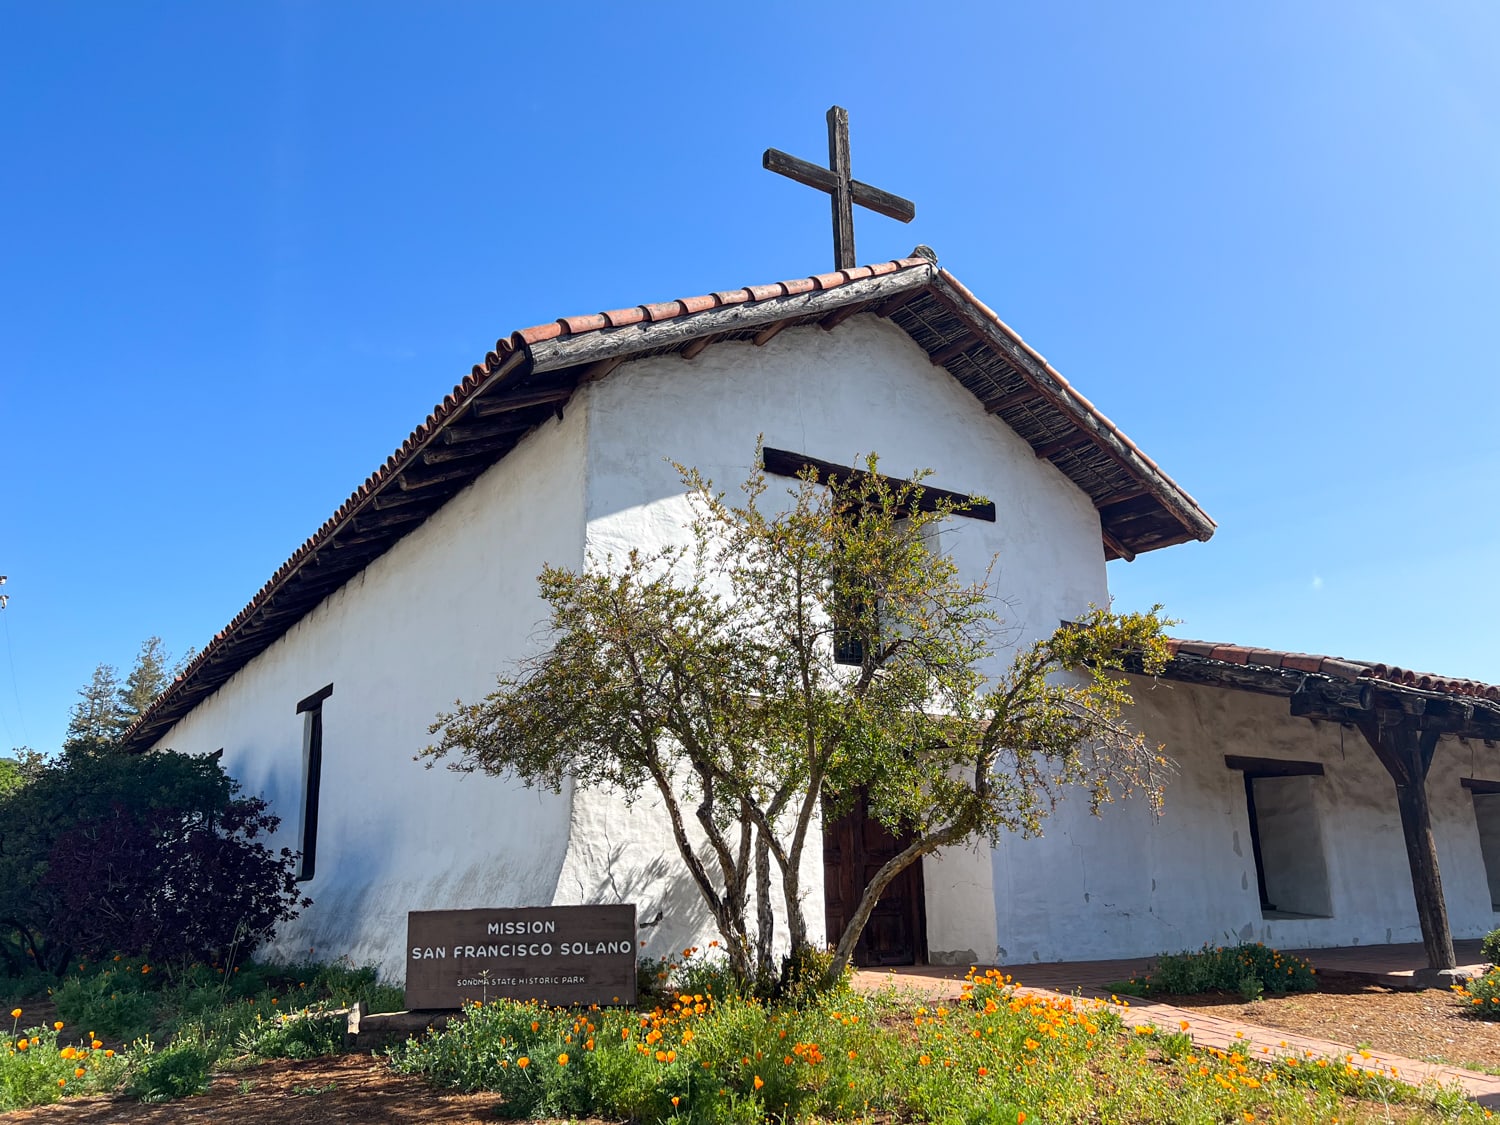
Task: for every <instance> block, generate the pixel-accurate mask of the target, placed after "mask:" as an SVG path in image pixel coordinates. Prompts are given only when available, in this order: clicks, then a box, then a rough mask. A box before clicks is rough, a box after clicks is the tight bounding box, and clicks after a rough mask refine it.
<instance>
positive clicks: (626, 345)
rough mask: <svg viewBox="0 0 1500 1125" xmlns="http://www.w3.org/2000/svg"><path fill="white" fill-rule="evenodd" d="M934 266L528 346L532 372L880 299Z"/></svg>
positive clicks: (925, 279) (925, 278)
mask: <svg viewBox="0 0 1500 1125" xmlns="http://www.w3.org/2000/svg"><path fill="white" fill-rule="evenodd" d="M936 275H937V268H936V267H930V268H929V267H928V266H926V265H920V266H908V267H907V268H906V269H902V270H898V271H896V272H895V273H888V274H883V275H881V276H879V277H865V278H860V279H859V280H858V281H848V282H845V283H844V284H843V285H838V286H835V287H833V288H832V289H814V290H810V291H809V292H806V293H798V294H795V295H793V296H788V297H769V298H767V299H765V300H763V301H745V302H743V303H741V304H737V305H723V306H721V307H719V308H715V309H706V310H704V311H703V312H700V313H693V314H692V315H691V316H678V317H673V318H671V319H669V320H661V321H653V322H650V323H642V324H633V325H630V326H629V327H626V328H619V329H615V330H614V331H611V332H581V333H579V334H578V335H576V336H560V337H558V338H557V339H555V340H541V341H538V342H537V343H535V344H529V345H527V351H528V353H529V354H530V356H531V360H532V371H533V372H546V371H557V370H560V369H562V368H565V367H577V366H579V365H580V364H584V363H593V362H594V361H595V360H600V359H606V358H610V357H613V356H617V355H623V356H628V355H631V354H634V353H636V352H639V351H643V350H646V349H651V350H653V351H654V350H656V349H658V348H662V349H665V348H673V347H678V346H681V345H682V344H684V343H686V342H687V341H689V340H693V339H696V338H697V337H699V336H703V335H707V334H710V333H715V332H743V331H745V330H747V329H750V328H764V327H766V326H767V325H769V324H773V323H775V322H776V321H781V320H803V319H807V320H811V319H816V318H818V317H821V316H826V315H827V314H828V313H831V312H833V311H834V310H835V309H840V308H843V307H844V306H845V305H847V304H852V303H863V302H865V301H873V300H881V299H884V298H886V297H892V296H895V295H896V294H897V293H904V292H906V291H907V290H912V289H920V288H922V287H923V286H925V285H928V284H930V283H931V282H932V280H933V279H934V277H936Z"/></svg>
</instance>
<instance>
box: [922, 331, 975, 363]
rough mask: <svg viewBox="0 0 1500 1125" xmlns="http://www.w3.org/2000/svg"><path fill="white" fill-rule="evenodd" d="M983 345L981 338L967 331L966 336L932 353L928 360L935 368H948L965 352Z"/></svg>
mask: <svg viewBox="0 0 1500 1125" xmlns="http://www.w3.org/2000/svg"><path fill="white" fill-rule="evenodd" d="M981 343H982V341H981V340H980V339H979V337H977V336H975V335H974V333H972V332H970V331H968V330H967V329H966V330H965V331H964V334H963V335H962V336H960V337H959V338H958V339H957V340H954V341H953V343H951V344H949V345H948V346H947V347H944V348H940V349H939V350H938V351H935V352H932V353H931V354H930V355H928V357H927V358H928V359H930V360H932V364H933V366H934V367H946V366H947V365H948V363H949V362H950V361H951V360H954V359H957V358H958V357H959V356H961V355H963V354H964V352H967V351H970V350H972V349H974V348H977V347H979V345H980V344H981Z"/></svg>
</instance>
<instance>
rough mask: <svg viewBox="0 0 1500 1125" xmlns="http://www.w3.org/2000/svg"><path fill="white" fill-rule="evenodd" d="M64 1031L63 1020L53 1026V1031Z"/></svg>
mask: <svg viewBox="0 0 1500 1125" xmlns="http://www.w3.org/2000/svg"><path fill="white" fill-rule="evenodd" d="M62 1029H63V1022H62V1020H58V1021H57V1022H56V1023H54V1024H53V1025H52V1030H53V1031H61V1030H62Z"/></svg>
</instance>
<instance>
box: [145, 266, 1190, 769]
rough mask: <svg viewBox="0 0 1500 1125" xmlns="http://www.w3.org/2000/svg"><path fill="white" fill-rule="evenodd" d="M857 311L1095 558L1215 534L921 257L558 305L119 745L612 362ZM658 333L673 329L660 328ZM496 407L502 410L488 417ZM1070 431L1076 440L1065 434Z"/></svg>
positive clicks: (1049, 371)
mask: <svg viewBox="0 0 1500 1125" xmlns="http://www.w3.org/2000/svg"><path fill="white" fill-rule="evenodd" d="M856 311H858V312H866V311H868V312H871V313H874V314H875V315H878V316H884V317H887V318H889V319H890V320H891V321H892V322H893V323H895V324H897V325H898V326H899V327H901V328H902V329H903V330H904V331H905V332H906V333H907V334H908V335H909V336H910V337H911V338H912V340H913V341H914V342H915V343H917V344H918V346H920V347H922V348H923V349H924V350H926V351H927V352H928V354H929V356H932V357H933V359H934V362H935V363H941V365H942V366H943V367H944V368H945V369H946V370H947V371H948V372H949V373H950V374H951V375H952V376H953V377H954V378H955V379H957V380H958V381H959V383H960V384H962V385H963V386H964V387H966V388H967V389H968V390H970V391H971V392H972V393H973V394H974V395H975V396H976V397H977V398H979V399H980V401H981V402H982V403H983V404H984V405H985V406H986V409H988V410H989V411H990V412H991V413H994V414H995V415H996V416H997V417H999V418H1000V419H1001V420H1002V421H1003V422H1004V423H1005V424H1006V425H1008V426H1010V427H1011V428H1012V429H1013V430H1015V432H1016V433H1017V434H1018V435H1020V436H1021V437H1022V438H1024V439H1025V440H1027V441H1028V442H1030V443H1031V444H1032V445H1033V447H1035V448H1036V449H1037V450H1038V456H1039V457H1041V456H1045V457H1046V458H1047V459H1048V460H1050V461H1051V462H1052V463H1053V464H1054V465H1055V466H1056V467H1057V468H1058V469H1059V470H1060V471H1062V472H1063V473H1064V474H1065V475H1067V476H1068V477H1069V478H1070V479H1072V480H1073V482H1074V483H1075V484H1076V485H1077V486H1078V487H1079V488H1080V489H1082V490H1083V491H1084V492H1086V493H1087V494H1088V495H1089V496H1090V497H1091V498H1092V499H1093V500H1094V502H1095V504H1096V505H1097V506H1098V508H1099V513H1100V522H1101V528H1102V532H1103V538H1104V543H1105V548H1106V557H1109V558H1115V557H1124V558H1127V559H1128V558H1134V557H1135V554H1136V552H1138V551H1148V550H1155V549H1157V548H1160V547H1165V546H1170V545H1172V544H1174V543H1181V542H1184V541H1186V540H1189V539H1207V538H1209V537H1210V536H1211V535H1212V534H1213V530H1214V526H1215V525H1214V522H1213V520H1212V519H1210V518H1209V517H1208V515H1207V514H1206V513H1205V512H1203V510H1202V509H1201V508H1200V507H1199V506H1198V504H1197V502H1196V501H1194V500H1193V498H1192V497H1191V496H1189V495H1188V494H1187V492H1185V491H1184V490H1183V489H1182V488H1181V487H1180V486H1178V485H1177V484H1176V482H1175V481H1173V480H1172V479H1171V478H1170V477H1168V476H1167V475H1166V474H1165V473H1164V472H1162V470H1161V469H1160V468H1159V467H1158V466H1157V465H1156V463H1155V462H1154V461H1152V460H1151V459H1150V458H1149V457H1147V456H1146V455H1145V454H1144V453H1143V452H1142V451H1141V450H1140V449H1139V448H1137V447H1136V446H1135V444H1134V443H1133V442H1131V441H1130V439H1129V438H1127V437H1125V435H1124V434H1123V433H1121V432H1120V430H1119V429H1118V428H1117V427H1116V426H1115V425H1114V423H1112V422H1111V421H1110V420H1109V419H1108V418H1106V417H1105V416H1104V415H1103V414H1102V413H1101V412H1100V411H1099V410H1098V409H1097V408H1095V407H1094V405H1093V404H1092V403H1090V402H1089V401H1088V400H1087V399H1086V398H1084V397H1083V396H1082V395H1080V394H1079V393H1078V392H1077V391H1075V390H1074V389H1073V388H1072V386H1071V385H1070V384H1069V383H1068V382H1067V381H1066V380H1065V379H1064V378H1063V377H1062V376H1061V375H1060V374H1058V373H1057V372H1056V371H1055V370H1054V369H1053V368H1052V367H1051V366H1050V365H1049V364H1047V362H1046V361H1045V360H1044V359H1043V358H1042V357H1041V356H1040V355H1039V354H1038V353H1037V352H1035V351H1034V350H1033V349H1031V348H1030V347H1029V346H1027V345H1026V343H1025V342H1024V341H1023V340H1021V338H1020V337H1019V336H1018V335H1017V334H1016V333H1015V332H1013V331H1012V330H1011V329H1010V328H1009V327H1008V326H1006V325H1005V324H1004V322H1002V321H1001V320H1000V318H999V317H998V316H996V315H995V313H994V312H993V311H991V310H990V309H989V308H987V307H986V306H985V305H983V304H982V303H981V302H980V301H979V300H978V299H977V298H975V297H974V295H973V294H972V293H970V292H969V290H968V289H966V288H964V286H963V285H962V284H960V283H959V281H958V280H957V279H956V278H954V277H953V275H952V274H950V273H948V272H947V271H946V270H939V269H938V268H937V267H936V265H935V263H934V262H933V261H932V260H931V259H930V258H927V257H922V256H916V257H910V258H901V259H896V260H893V261H888V262H879V263H876V264H874V265H868V266H859V267H856V268H854V269H848V270H838V271H835V272H832V273H822V274H815V275H813V276H811V277H801V278H793V279H791V280H789V281H781V282H775V283H773V284H770V285H753V286H745V287H742V288H739V289H728V290H721V291H719V292H716V293H710V294H706V295H703V296H698V297H684V298H680V299H678V300H675V301H664V302H659V303H655V304H644V305H635V306H632V307H630V308H625V309H615V310H611V311H607V312H600V313H593V314H588V315H584V316H570V317H561V318H559V319H557V320H554V321H550V322H548V323H546V324H539V325H535V326H533V327H531V328H526V329H522V330H521V331H519V332H513V333H512V334H511V335H510V336H508V337H502V338H501V339H500V340H497V341H496V343H495V346H494V349H493V350H492V351H490V352H489V353H488V354H487V355H486V356H485V357H484V361H483V362H482V363H478V364H475V365H474V368H473V370H472V371H471V372H470V373H469V374H468V375H466V376H465V377H464V378H463V380H462V381H461V382H459V383H458V384H457V385H456V386H455V387H454V388H453V390H452V391H451V392H450V393H449V394H448V395H447V396H445V397H444V399H443V400H442V402H440V403H438V405H437V406H436V407H434V408H433V411H432V413H431V414H429V415H428V416H427V418H426V420H425V421H424V422H423V423H422V424H421V425H419V426H418V427H417V428H416V429H415V430H413V431H412V433H411V435H410V436H409V437H408V438H407V439H406V440H405V441H404V442H402V444H401V447H400V448H399V449H397V450H396V451H395V452H394V453H392V454H391V456H390V457H388V458H387V459H386V461H385V463H384V464H383V465H381V466H380V468H378V469H377V470H376V471H375V472H374V473H372V474H370V476H368V477H367V478H366V479H365V481H364V483H363V484H361V485H360V486H359V488H357V489H356V490H355V491H354V493H353V494H352V495H351V496H350V497H349V499H347V500H346V501H345V502H344V503H343V504H342V505H340V506H339V508H338V510H337V511H336V512H334V513H333V515H332V516H331V517H330V518H329V519H328V520H327V521H325V522H324V523H323V525H322V526H321V527H319V528H318V530H317V531H316V532H314V533H313V535H312V536H311V537H309V538H308V539H307V541H306V542H304V543H303V544H302V546H300V547H299V548H297V550H296V551H294V552H293V553H292V556H291V558H289V559H288V560H287V561H286V562H285V563H283V564H282V565H281V566H280V567H279V568H278V569H277V570H276V572H275V573H274V574H273V575H272V576H271V578H270V580H269V581H268V582H267V583H266V584H265V585H264V586H263V587H261V589H260V590H259V591H258V592H257V593H256V595H255V596H254V597H253V598H251V600H250V602H249V604H248V605H246V606H245V608H244V609H242V610H240V612H239V613H238V614H236V615H235V617H234V619H233V620H232V621H230V623H229V624H228V625H227V626H226V627H225V628H224V629H222V630H221V631H220V632H218V633H216V634H215V635H214V637H213V639H212V640H211V641H210V642H209V643H208V645H207V646H205V648H204V649H203V651H202V652H201V653H199V655H198V656H197V658H196V659H194V660H193V661H192V663H191V664H190V665H189V666H188V667H187V669H186V670H185V671H184V672H183V674H182V675H181V676H179V677H178V678H177V680H176V681H175V682H174V683H173V684H172V685H171V686H170V687H168V688H167V690H166V691H165V692H163V693H162V695H161V696H160V697H159V698H158V699H157V700H156V701H155V702H154V703H153V704H152V705H151V707H150V708H148V709H147V711H146V712H145V714H143V715H142V716H141V718H140V719H139V720H138V721H137V722H136V723H135V725H134V726H133V727H132V728H131V729H130V730H129V731H128V732H126V734H125V736H124V740H123V741H124V745H125V746H126V747H127V748H128V749H137V750H138V749H144V748H146V747H148V746H150V745H151V744H152V743H153V742H154V741H155V740H156V739H158V738H159V737H161V735H162V734H164V733H165V732H166V730H167V729H168V728H169V727H170V726H171V725H172V724H173V723H175V722H176V721H177V720H178V719H180V718H181V717H182V716H183V715H185V714H187V713H188V712H189V711H191V710H192V709H193V707H195V706H196V705H197V704H198V703H199V702H201V701H202V700H203V699H205V698H207V697H208V696H209V695H211V694H212V693H213V692H214V691H216V690H217V689H218V688H219V687H220V686H221V685H222V684H223V683H224V682H225V681H226V680H227V679H228V678H229V677H230V676H232V675H233V674H234V673H235V672H236V671H238V670H239V669H240V668H242V667H244V666H245V664H247V663H248V662H249V661H250V660H252V659H254V657H255V656H256V655H258V654H259V653H260V652H262V651H264V650H265V649H266V648H267V647H268V646H269V645H270V644H271V643H272V642H274V641H275V640H276V639H277V638H278V637H280V636H281V635H283V634H284V633H285V632H286V631H287V629H289V628H290V627H291V626H292V625H293V624H294V623H295V622H296V621H298V620H300V619H301V617H302V616H303V615H305V614H306V613H308V612H309V611H311V610H312V609H313V608H314V607H315V606H316V605H318V604H319V603H320V602H321V601H322V600H323V599H324V598H326V597H327V596H328V595H329V594H331V593H333V592H334V591H335V590H337V589H338V588H339V587H340V586H342V585H343V584H344V583H345V582H346V581H348V580H349V579H350V578H351V577H353V576H354V575H355V574H358V573H359V571H360V570H362V569H363V568H364V567H365V566H367V565H368V564H369V563H370V562H371V561H373V559H375V558H376V557H378V556H379V555H381V554H383V553H384V552H385V551H386V550H388V549H389V548H390V547H391V546H392V545H393V544H394V543H395V542H396V541H397V540H399V539H400V538H401V537H402V536H404V535H405V534H407V533H408V532H409V531H411V530H412V529H414V528H415V527H417V526H419V525H420V524H421V523H422V521H423V520H424V519H425V518H426V517H427V516H429V515H431V514H432V512H434V511H436V510H437V509H438V508H440V507H441V506H442V505H443V504H444V503H446V502H447V500H448V499H450V498H451V497H452V496H453V495H454V494H455V493H457V492H458V491H459V490H460V489H462V488H464V487H466V486H467V485H468V484H469V483H471V482H472V481H473V480H474V479H475V478H476V477H477V476H478V475H479V474H480V473H481V472H483V471H484V470H485V469H487V468H489V466H490V465H492V464H494V462H495V461H497V460H499V459H500V458H501V457H503V456H504V455H505V454H506V452H508V451H509V449H511V448H513V447H514V445H515V444H516V442H518V441H519V440H520V439H521V438H522V437H523V436H524V435H525V432H526V431H528V430H529V429H530V428H531V427H532V426H534V425H536V424H539V423H540V422H542V421H544V420H545V419H546V418H547V417H548V416H550V414H551V412H552V411H554V410H559V409H561V407H562V405H563V403H565V401H566V399H567V398H568V396H569V395H571V394H572V393H573V392H574V391H575V390H576V389H577V387H578V386H580V385H582V384H583V383H584V382H587V381H588V380H590V379H592V378H598V377H601V376H602V375H604V374H607V372H608V370H610V369H612V367H611V366H610V365H612V364H615V363H618V362H621V361H622V360H625V359H630V358H637V357H639V356H641V355H645V354H655V353H659V352H661V351H675V352H680V353H683V354H685V355H689V356H691V355H696V354H697V352H698V351H701V350H702V347H703V346H704V345H705V344H706V343H708V342H711V341H712V342H728V341H737V340H751V339H754V340H756V342H757V343H759V342H761V340H760V339H758V338H757V337H758V336H759V335H764V334H765V330H766V329H767V327H768V326H780V325H784V324H787V325H791V324H795V325H803V324H822V325H823V326H824V327H825V328H832V327H834V326H835V325H836V324H837V323H840V322H841V321H842V319H844V318H845V317H846V316H848V315H849V314H850V313H851V312H856ZM668 322H673V323H674V324H677V325H679V326H680V331H678V330H674V329H673V328H672V326H671V325H669V324H668ZM657 325H664V326H666V327H662V328H656V327H654V326H657ZM661 332H666V333H669V334H670V336H669V338H667V339H666V340H665V342H663V340H662V338H661V337H658V335H657V333H661ZM580 345H582V346H583V348H584V350H588V349H590V348H591V349H592V351H591V352H589V359H590V361H591V362H589V363H583V362H581V361H577V359H576V355H577V354H580V353H575V352H574V351H571V350H570V349H577V348H579V347H580ZM694 349H695V350H694ZM570 356H574V358H573V359H570V358H569V357H570ZM601 363H602V364H603V368H602V369H601ZM497 416H498V417H500V418H502V419H508V420H509V421H508V422H505V421H503V422H500V423H496V422H493V421H487V419H491V418H494V417H497ZM460 422H462V424H459V423H460ZM476 423H477V424H476ZM1075 434H1076V435H1078V436H1079V440H1078V441H1072V440H1071V438H1070V437H1069V435H1075ZM1059 437H1062V438H1064V439H1065V440H1062V441H1059V440H1058V439H1059ZM431 466H438V468H436V469H432V468H431Z"/></svg>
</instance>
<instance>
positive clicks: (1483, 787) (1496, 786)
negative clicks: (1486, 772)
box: [1458, 777, 1500, 793]
mask: <svg viewBox="0 0 1500 1125" xmlns="http://www.w3.org/2000/svg"><path fill="white" fill-rule="evenodd" d="M1458 783H1459V784H1460V785H1462V786H1463V787H1464V788H1465V789H1467V790H1469V792H1471V793H1500V781H1486V780H1485V779H1484V778H1482V777H1461V778H1459V779H1458Z"/></svg>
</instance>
